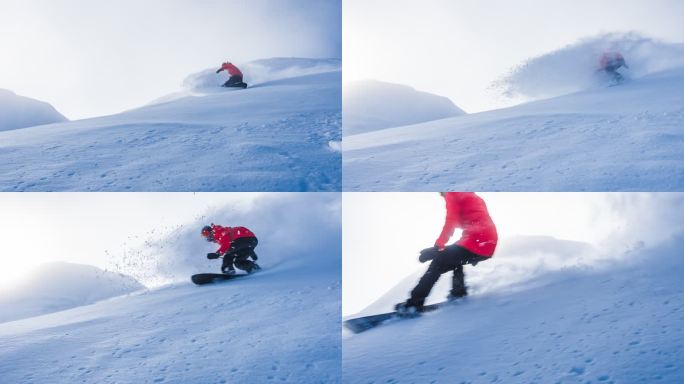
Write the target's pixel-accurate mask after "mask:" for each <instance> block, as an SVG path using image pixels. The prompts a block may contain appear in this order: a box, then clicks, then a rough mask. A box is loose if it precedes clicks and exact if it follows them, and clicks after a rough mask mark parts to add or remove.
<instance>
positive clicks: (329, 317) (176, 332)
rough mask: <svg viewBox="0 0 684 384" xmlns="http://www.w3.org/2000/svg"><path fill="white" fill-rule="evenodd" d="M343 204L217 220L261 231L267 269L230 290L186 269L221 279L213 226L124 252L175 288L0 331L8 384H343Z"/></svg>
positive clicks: (303, 198)
mask: <svg viewBox="0 0 684 384" xmlns="http://www.w3.org/2000/svg"><path fill="white" fill-rule="evenodd" d="M274 195H280V194H274ZM340 203H341V196H340V195H339V194H326V193H316V194H292V195H287V196H282V195H281V196H268V197H264V198H260V199H259V200H258V201H257V204H255V206H254V207H223V208H219V209H216V210H215V211H214V212H213V214H212V215H211V216H212V218H211V219H214V220H216V221H217V222H221V223H224V224H228V223H236V222H238V223H240V224H245V225H249V226H250V228H251V229H253V230H254V231H255V233H256V234H257V236H258V237H259V240H260V243H259V246H258V247H257V249H256V251H257V253H258V255H259V260H258V262H259V263H260V265H261V266H262V267H263V269H264V270H263V271H262V272H260V273H258V274H255V275H252V276H247V277H244V278H241V279H235V280H231V281H228V282H225V283H222V284H216V285H208V286H201V287H198V286H194V285H193V284H191V283H190V282H189V275H188V274H185V275H183V276H181V275H182V274H183V273H184V272H185V269H184V267H187V268H190V269H194V270H201V271H205V272H206V271H218V268H219V266H220V261H215V260H214V261H209V260H207V259H206V258H205V256H204V255H205V254H206V252H210V251H212V250H213V249H215V247H214V245H212V244H208V243H206V242H204V241H203V240H202V239H201V238H200V237H199V236H198V228H201V223H204V222H205V221H204V220H208V219H207V218H204V219H202V220H198V221H197V222H193V223H189V224H188V225H187V226H183V227H180V228H179V229H178V230H176V231H174V232H172V233H171V234H169V235H165V236H163V237H161V238H159V239H158V241H157V242H156V243H150V242H149V241H145V245H143V247H142V248H141V249H140V250H139V252H137V253H136V252H134V251H133V250H127V253H128V254H134V255H135V256H136V257H139V258H141V259H142V260H139V261H140V262H139V263H138V264H136V265H135V268H137V269H138V270H139V273H140V274H141V275H143V276H146V277H148V278H150V277H151V274H153V272H155V271H156V272H157V274H159V275H161V276H162V277H171V276H172V275H173V277H175V279H174V281H176V282H175V283H173V284H167V285H164V286H161V287H157V288H153V289H150V290H147V291H142V292H138V293H133V294H130V295H127V296H121V297H117V298H113V299H110V300H106V301H101V302H98V303H96V304H93V305H88V306H81V307H78V308H73V309H69V310H66V311H62V312H56V313H52V314H48V315H44V316H39V317H33V318H29V319H23V320H19V321H13V322H7V323H3V324H0V375H1V376H2V381H3V382H7V383H45V382H50V383H74V382H85V383H339V382H340V381H341V364H340V360H341V340H340V299H341V292H340V290H341V284H340V278H341V277H340V261H341V259H340V257H341V255H340V252H341V251H340V248H341V246H340V238H341V233H340ZM305 208H306V209H305ZM245 218H250V219H249V221H248V220H244V221H242V220H243V219H245ZM301 234H307V235H308V237H303V236H301ZM111 255H112V257H113V258H115V257H116V255H115V254H114V253H113V252H111ZM155 256H156V257H155ZM127 261H128V262H127ZM120 262H122V263H124V264H125V265H126V266H129V267H133V266H134V265H133V263H132V262H131V260H129V259H126V258H122V259H121V260H120ZM142 269H147V272H143V271H140V270H142Z"/></svg>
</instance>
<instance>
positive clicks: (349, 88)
mask: <svg viewBox="0 0 684 384" xmlns="http://www.w3.org/2000/svg"><path fill="white" fill-rule="evenodd" d="M342 108H343V116H344V124H343V127H344V128H343V130H344V135H345V136H346V135H355V134H358V133H365V132H370V131H376V130H378V129H383V128H391V127H398V126H401V125H409V124H416V123H422V122H425V121H431V120H438V119H443V118H446V117H454V116H459V115H463V114H465V112H463V110H461V109H460V108H458V107H457V106H456V105H454V103H453V102H451V100H449V99H448V98H446V97H443V96H437V95H433V94H430V93H426V92H420V91H416V90H415V89H413V88H411V87H408V86H405V85H399V84H392V83H385V82H381V81H375V80H367V81H354V82H351V83H349V84H345V86H344V87H343V107H342Z"/></svg>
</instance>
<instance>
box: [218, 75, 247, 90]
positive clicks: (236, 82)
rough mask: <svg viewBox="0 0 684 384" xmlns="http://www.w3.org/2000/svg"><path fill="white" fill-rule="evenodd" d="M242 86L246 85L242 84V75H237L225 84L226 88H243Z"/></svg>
mask: <svg viewBox="0 0 684 384" xmlns="http://www.w3.org/2000/svg"><path fill="white" fill-rule="evenodd" d="M242 84H244V83H243V82H242V76H240V75H235V76H231V77H230V78H229V79H228V81H226V82H225V83H223V86H224V87H240V88H242Z"/></svg>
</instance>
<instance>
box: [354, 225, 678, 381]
mask: <svg viewBox="0 0 684 384" xmlns="http://www.w3.org/2000/svg"><path fill="white" fill-rule="evenodd" d="M683 241H684V238H682V237H679V238H675V239H673V241H671V242H666V243H664V244H661V245H660V246H658V247H656V248H653V249H645V250H642V251H640V252H639V253H638V257H635V258H634V262H633V263H632V264H629V265H613V266H612V267H611V268H610V269H608V270H603V271H591V270H578V269H574V270H566V271H558V272H556V273H554V274H550V275H547V276H545V277H544V278H543V279H539V280H538V281H537V283H538V284H537V285H536V287H535V288H533V289H530V290H526V291H523V292H516V293H511V294H507V293H503V294H496V295H482V296H477V297H475V296H474V297H470V298H468V299H467V300H466V301H465V302H464V303H462V304H459V305H454V306H450V307H446V308H443V309H441V310H439V311H436V312H433V313H430V314H426V315H424V316H423V317H422V318H420V319H416V320H406V321H399V322H395V323H393V324H386V325H383V326H381V327H378V328H376V329H373V330H371V331H368V332H366V333H363V334H359V335H353V336H352V337H347V338H346V340H345V341H344V352H343V381H344V382H349V383H357V382H358V383H360V382H377V383H380V382H395V383H416V382H434V383H452V382H454V378H458V380H457V382H464V383H465V382H468V383H473V384H479V383H536V382H538V383H589V382H591V383H623V382H628V383H636V382H644V383H650V382H663V383H679V382H681V381H682V380H684V373H683V372H684V371H682V370H681V369H679V368H680V366H681V363H680V362H681V359H682V350H683V347H684V332H682V326H681V324H682V320H684V317H682V309H684V295H683V293H684V288H683V287H682V285H681V283H680V282H681V274H682V272H684V262H683V260H684V259H682V257H681V244H682V242H683ZM477 268H479V266H478V267H477Z"/></svg>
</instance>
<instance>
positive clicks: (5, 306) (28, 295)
mask: <svg viewBox="0 0 684 384" xmlns="http://www.w3.org/2000/svg"><path fill="white" fill-rule="evenodd" d="M143 288H144V287H143V286H142V285H141V284H140V283H138V282H137V281H136V280H135V279H133V278H132V277H129V276H126V275H122V274H119V273H114V272H109V271H103V270H101V269H99V268H97V267H93V266H90V265H81V264H72V263H63V262H52V263H46V264H43V265H41V266H40V267H38V268H36V270H35V271H34V272H33V273H32V275H31V276H30V277H29V278H28V279H27V280H26V281H24V282H23V283H22V284H20V285H19V286H17V287H15V288H8V289H7V291H6V292H3V293H2V297H0V322H6V321H11V320H17V319H23V318H27V317H33V316H38V315H43V314H47V313H51V312H57V311H61V310H64V309H68V308H74V307H78V306H82V305H88V304H92V303H94V302H97V301H100V300H104V299H107V298H110V297H115V296H121V295H124V294H127V293H130V292H134V291H137V290H140V289H143Z"/></svg>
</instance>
